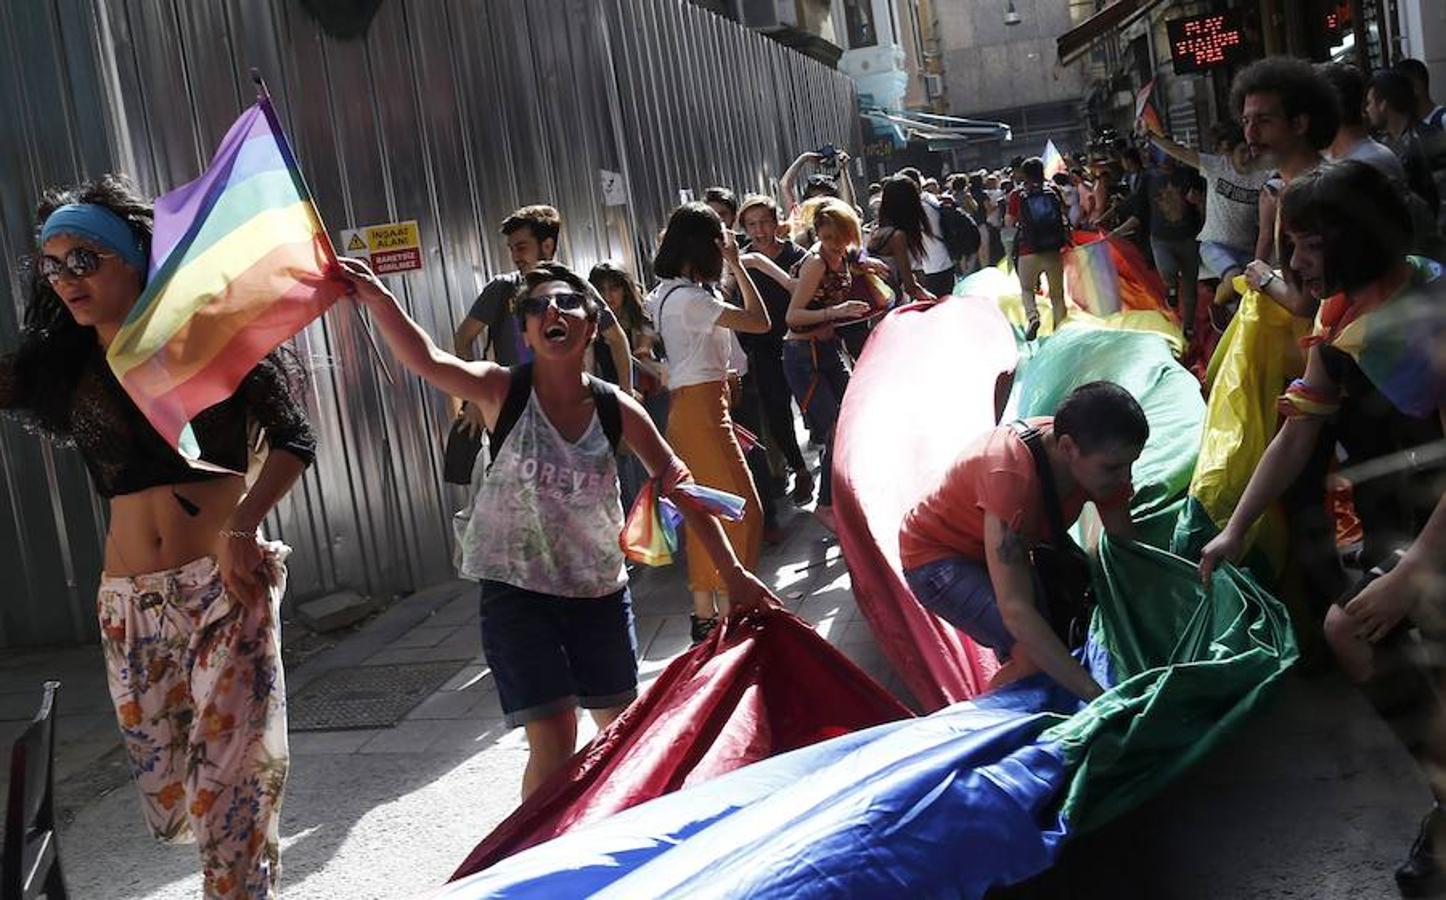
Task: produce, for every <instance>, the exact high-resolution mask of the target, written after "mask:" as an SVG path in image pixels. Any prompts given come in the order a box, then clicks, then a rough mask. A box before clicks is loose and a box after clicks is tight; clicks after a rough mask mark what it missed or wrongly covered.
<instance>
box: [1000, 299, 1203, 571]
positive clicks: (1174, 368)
mask: <svg viewBox="0 0 1446 900" xmlns="http://www.w3.org/2000/svg"><path fill="white" fill-rule="evenodd" d="M1020 368H1021V371H1020V373H1019V374H1018V375H1017V376H1016V379H1015V391H1016V395H1015V398H1014V406H1015V409H1016V410H1017V414H1018V415H1020V416H1047V415H1052V414H1053V413H1054V410H1055V409H1056V408H1057V407H1058V406H1059V404H1060V402H1061V401H1062V400H1064V398H1065V396H1066V395H1068V394H1069V392H1070V391H1072V390H1074V389H1075V388H1077V387H1079V386H1080V385H1082V384H1086V383H1088V382H1091V381H1098V380H1101V379H1104V380H1107V381H1113V382H1115V383H1116V384H1118V385H1119V386H1120V387H1122V388H1124V389H1125V390H1127V391H1129V392H1130V394H1131V395H1133V396H1134V398H1135V399H1136V400H1137V401H1139V404H1140V406H1141V408H1143V409H1144V411H1145V418H1146V419H1147V420H1148V421H1149V423H1150V440H1149V442H1148V443H1147V444H1145V450H1144V452H1143V453H1142V454H1141V455H1140V459H1139V461H1138V462H1136V463H1135V468H1134V472H1133V475H1134V483H1135V496H1134V499H1133V500H1132V501H1131V503H1130V512H1131V515H1133V517H1134V519H1135V527H1136V531H1137V537H1138V539H1139V540H1141V541H1143V542H1145V543H1147V544H1150V545H1151V546H1154V547H1159V548H1161V549H1165V548H1168V547H1169V546H1170V539H1171V536H1172V535H1173V534H1174V531H1175V519H1176V516H1177V513H1178V509H1179V505H1180V498H1181V497H1182V496H1183V495H1184V493H1185V489H1186V487H1187V486H1188V485H1189V483H1190V476H1191V473H1192V472H1193V471H1194V468H1195V455H1196V453H1197V451H1198V450H1199V447H1200V423H1201V421H1202V419H1204V417H1205V401H1204V400H1203V399H1201V397H1200V382H1198V381H1196V380H1195V377H1194V376H1193V375H1191V374H1190V373H1189V372H1188V371H1186V370H1185V369H1184V368H1182V367H1181V366H1180V364H1179V363H1177V362H1176V361H1175V359H1174V356H1173V354H1172V353H1171V350H1170V345H1169V343H1168V342H1167V341H1166V340H1165V339H1164V338H1162V337H1161V336H1160V335H1158V334H1154V333H1151V332H1140V331H1116V330H1110V329H1101V328H1085V327H1066V328H1064V329H1062V330H1061V331H1060V332H1059V333H1058V334H1055V335H1051V336H1050V337H1047V338H1044V339H1042V341H1041V343H1040V346H1039V349H1038V351H1037V352H1035V353H1033V354H1032V355H1031V356H1029V357H1028V358H1027V359H1025V360H1024V361H1023V362H1022V363H1021V365H1020Z"/></svg>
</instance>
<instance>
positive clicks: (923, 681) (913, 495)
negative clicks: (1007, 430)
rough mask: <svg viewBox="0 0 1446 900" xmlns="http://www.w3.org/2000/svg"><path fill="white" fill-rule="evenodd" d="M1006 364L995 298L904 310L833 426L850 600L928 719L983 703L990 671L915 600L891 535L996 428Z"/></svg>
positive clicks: (1009, 354) (884, 329)
mask: <svg viewBox="0 0 1446 900" xmlns="http://www.w3.org/2000/svg"><path fill="white" fill-rule="evenodd" d="M1015 360H1016V350H1015V343H1014V332H1013V331H1012V330H1011V328H1010V326H1009V323H1008V321H1006V320H1005V318H1004V315H1003V313H1001V312H1000V311H999V305H998V303H997V301H996V300H995V299H994V298H992V297H990V298H981V297H951V298H949V299H947V300H945V301H943V302H942V303H938V304H934V305H929V304H914V305H911V306H906V307H903V308H901V309H898V310H895V311H894V312H893V313H891V314H890V315H889V316H888V317H887V318H886V319H884V321H883V322H882V323H881V324H880V325H879V327H878V328H876V329H874V331H873V333H872V334H871V335H870V336H869V342H868V344H867V345H866V346H865V348H864V353H863V357H862V358H861V359H860V360H859V362H858V365H857V366H855V367H854V371H853V375H852V377H851V379H850V381H849V389H848V393H847V394H845V395H844V403H843V410H842V412H841V413H840V414H839V420H838V425H837V426H835V432H834V466H833V484H834V512H835V514H836V515H837V516H838V523H839V540H840V542H841V543H842V545H843V552H844V559H845V560H847V562H848V566H849V576H850V578H851V579H852V582H853V592H854V599H855V600H856V601H857V602H858V607H859V611H860V612H862V613H863V615H864V618H865V619H866V620H867V621H868V623H869V627H870V628H871V629H872V630H873V633H874V637H875V639H876V640H877V641H878V643H879V648H880V649H881V650H882V651H883V653H884V655H885V656H886V657H888V659H889V662H890V663H891V664H892V665H893V667H894V671H896V672H898V673H899V677H900V678H902V679H903V680H904V683H905V684H906V685H908V688H909V691H910V692H911V693H913V695H914V697H915V698H916V699H917V700H918V701H919V704H920V706H922V707H923V708H924V709H925V710H929V711H932V710H936V709H939V708H940V707H943V706H946V705H948V704H950V703H954V702H957V701H959V700H966V699H968V698H970V697H973V696H975V695H977V694H979V693H981V692H982V691H983V690H984V688H985V687H986V685H987V684H988V682H989V679H990V677H991V676H992V675H993V674H994V672H995V671H996V670H997V669H998V663H997V662H996V661H995V658H994V654H993V652H991V651H989V650H988V649H986V648H982V647H979V646H977V645H976V644H974V642H973V641H971V640H969V639H968V638H966V637H964V635H963V634H961V633H960V632H959V631H958V630H957V629H955V628H954V627H953V626H952V625H949V624H948V623H947V622H944V621H943V620H941V619H938V618H936V617H935V616H934V615H933V614H932V613H930V612H928V611H927V610H925V609H924V608H923V607H922V606H920V605H919V602H918V601H917V600H915V599H914V595H913V593H912V592H911V591H910V590H909V586H908V584H907V583H906V582H905V581H904V574H903V570H902V568H901V567H900V563H899V525H900V523H902V521H903V519H904V516H905V514H906V513H908V511H909V510H910V509H911V508H913V506H914V504H915V503H917V502H918V501H919V500H920V499H921V498H922V497H923V496H924V495H925V494H926V493H927V492H928V491H929V490H930V489H932V488H933V487H934V485H935V483H936V482H937V481H938V480H939V479H940V478H942V477H943V475H944V472H945V470H946V469H948V467H949V464H950V463H952V462H953V461H954V459H955V457H957V456H958V455H959V453H960V452H961V451H963V450H964V448H965V447H967V446H968V445H969V443H970V441H972V440H973V439H974V438H975V437H977V436H978V435H980V434H982V433H983V432H984V431H985V430H986V429H988V428H992V427H993V426H994V425H995V423H996V421H997V415H998V411H999V410H1002V409H1003V406H1004V400H1005V399H1006V398H1007V397H1008V394H1009V385H1010V379H1011V377H1012V373H1013V371H1014V365H1015Z"/></svg>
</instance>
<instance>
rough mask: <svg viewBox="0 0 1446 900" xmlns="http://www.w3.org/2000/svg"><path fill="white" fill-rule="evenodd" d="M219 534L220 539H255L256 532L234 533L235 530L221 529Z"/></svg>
mask: <svg viewBox="0 0 1446 900" xmlns="http://www.w3.org/2000/svg"><path fill="white" fill-rule="evenodd" d="M220 534H221V537H224V538H254V537H256V532H254V531H235V530H232V529H230V528H222V529H221V531H220Z"/></svg>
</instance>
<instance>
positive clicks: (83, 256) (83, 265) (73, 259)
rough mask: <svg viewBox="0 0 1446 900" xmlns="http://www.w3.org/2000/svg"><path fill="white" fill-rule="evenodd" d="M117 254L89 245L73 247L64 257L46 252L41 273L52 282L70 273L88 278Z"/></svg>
mask: <svg viewBox="0 0 1446 900" xmlns="http://www.w3.org/2000/svg"><path fill="white" fill-rule="evenodd" d="M113 256H115V254H114V253H103V252H101V251H99V250H92V249H90V248H89V247H72V248H71V249H70V251H69V252H68V253H66V254H65V258H64V259H60V258H58V257H54V256H50V255H49V254H46V255H45V256H42V257H40V274H41V275H42V276H43V277H44V278H45V280H46V281H48V282H50V283H51V284H55V282H57V281H59V280H60V279H61V276H63V275H65V274H67V273H68V274H69V275H70V276H71V277H72V278H86V277H88V276H90V275H93V274H95V271H96V270H97V269H99V268H100V264H101V263H102V262H104V261H105V260H107V259H110V258H111V257H113Z"/></svg>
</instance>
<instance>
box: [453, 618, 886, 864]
mask: <svg viewBox="0 0 1446 900" xmlns="http://www.w3.org/2000/svg"><path fill="white" fill-rule="evenodd" d="M912 715H913V713H911V712H910V711H909V709H908V708H907V707H905V706H904V705H903V704H902V703H900V702H899V701H898V700H896V699H894V698H893V696H891V695H890V694H889V693H888V692H887V691H885V690H884V689H883V688H882V687H880V686H879V685H878V684H877V683H875V682H874V681H873V680H872V679H871V678H869V676H868V675H867V674H865V673H864V672H863V670H861V669H859V668H858V667H857V666H855V665H854V664H853V663H852V662H851V661H850V660H849V659H848V657H846V656H844V655H843V654H842V653H840V652H839V651H838V650H835V649H834V648H833V647H832V646H831V645H830V644H829V643H828V642H827V641H826V640H824V639H823V638H821V637H819V636H818V635H817V634H815V633H814V631H813V629H812V628H810V627H809V626H808V624H807V623H806V622H804V621H802V620H801V619H799V618H798V617H797V616H794V615H793V614H792V613H788V612H785V611H783V610H770V611H768V612H763V613H758V614H755V615H753V616H750V617H748V618H747V619H746V620H744V621H741V622H725V623H724V624H723V625H722V626H721V627H719V628H717V629H715V630H714V631H713V634H712V635H710V636H709V638H708V640H706V641H704V642H703V643H702V644H699V645H698V646H697V647H694V648H693V649H692V650H691V651H689V652H688V653H685V654H683V655H682V656H680V657H678V658H677V659H675V660H673V662H672V663H671V664H669V665H668V667H667V668H666V669H664V670H663V673H662V674H661V675H659V676H658V680H657V681H655V682H654V683H653V685H652V686H651V687H649V688H648V690H647V692H646V693H645V694H643V696H642V697H640V698H638V700H637V701H636V702H634V703H633V704H632V705H631V706H629V707H628V708H627V709H626V710H625V711H624V712H623V714H622V715H621V716H619V717H618V719H617V721H615V722H613V724H612V725H611V726H610V727H609V728H608V729H607V730H606V731H605V732H603V733H602V734H600V735H599V736H598V738H597V740H595V741H593V743H592V744H590V745H588V746H587V747H585V748H584V749H583V750H582V751H581V752H579V753H578V754H577V755H576V756H574V757H573V758H572V761H571V762H570V763H569V764H568V766H567V768H565V769H563V770H562V771H561V772H559V773H558V774H557V775H555V776H553V777H552V778H551V779H550V780H549V781H548V782H547V783H546V784H544V785H542V786H541V787H540V788H538V789H537V791H536V792H534V793H533V794H532V796H531V797H529V798H527V800H526V801H524V802H523V804H522V805H521V806H519V807H518V808H517V810H516V811H515V812H514V813H513V814H512V815H510V816H508V817H507V818H506V819H505V820H503V822H502V824H500V825H498V826H497V828H496V829H495V830H494V831H493V832H492V833H491V834H489V835H488V836H487V837H486V838H485V839H484V840H483V841H482V843H480V844H478V845H477V847H476V848H475V849H474V850H473V851H472V853H471V855H469V856H468V857H467V860H466V861H465V862H463V863H462V865H461V867H460V868H458V869H457V871H456V872H455V873H454V874H453V875H452V879H451V880H453V881H455V880H457V879H459V878H463V877H466V876H468V875H472V874H474V873H476V872H480V871H482V870H483V869H486V868H487V867H489V866H491V865H493V864H495V863H497V862H499V861H500V860H502V859H505V858H507V857H508V856H511V855H512V854H514V853H517V852H519V851H522V850H525V849H527V848H528V847H531V846H533V845H535V844H540V843H542V842H543V841H547V840H550V839H551V838H554V837H556V836H558V835H560V834H562V833H563V832H565V831H568V830H570V829H572V828H575V827H577V826H578V825H582V824H584V823H587V822H593V821H596V820H598V819H602V818H605V817H607V816H610V815H612V814H613V813H617V812H621V811H622V810H625V809H628V808H629V807H632V806H636V805H637V804H639V803H642V802H643V801H645V800H651V799H653V798H654V797H660V796H662V795H663V794H668V793H671V792H673V791H676V790H678V789H679V788H682V787H686V786H688V785H691V784H697V783H699V782H702V781H706V780H708V779H710V778H714V777H716V776H718V775H722V774H723V773H725V772H731V771H732V770H734V769H737V768H741V767H743V766H746V765H748V764H749V763H752V762H757V761H758V760H761V759H766V758H767V757H770V756H773V755H775V754H778V753H783V752H785V751H788V750H796V749H798V748H799V747H805V746H808V745H810V744H814V743H817V742H819V741H822V740H825V739H827V738H831V737H837V736H838V735H841V734H847V733H849V732H852V731H857V730H859V729H862V728H870V727H872V726H874V725H880V724H882V723H884V722H893V721H897V720H899V719H906V718H910V717H912Z"/></svg>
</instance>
